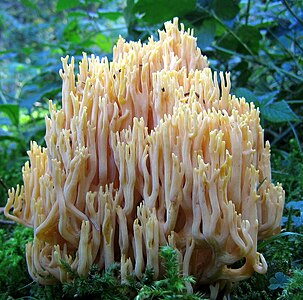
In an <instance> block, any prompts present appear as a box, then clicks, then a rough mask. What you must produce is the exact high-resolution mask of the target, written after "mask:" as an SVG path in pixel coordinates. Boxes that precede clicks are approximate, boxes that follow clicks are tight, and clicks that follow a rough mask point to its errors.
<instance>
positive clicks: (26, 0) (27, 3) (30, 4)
mask: <svg viewBox="0 0 303 300" xmlns="http://www.w3.org/2000/svg"><path fill="white" fill-rule="evenodd" d="M21 3H22V4H23V5H24V6H27V7H28V8H31V9H37V5H36V4H35V3H33V1H30V0H21Z"/></svg>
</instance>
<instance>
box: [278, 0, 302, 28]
mask: <svg viewBox="0 0 303 300" xmlns="http://www.w3.org/2000/svg"><path fill="white" fill-rule="evenodd" d="M282 1H283V3H284V5H285V6H286V8H287V9H288V11H289V12H290V13H291V14H292V15H293V16H294V17H295V19H296V20H297V21H298V22H299V23H300V24H301V25H302V26H303V20H302V19H301V18H300V17H298V16H297V15H296V14H295V12H294V11H293V10H292V9H291V7H290V5H289V3H288V2H287V1H286V0H282Z"/></svg>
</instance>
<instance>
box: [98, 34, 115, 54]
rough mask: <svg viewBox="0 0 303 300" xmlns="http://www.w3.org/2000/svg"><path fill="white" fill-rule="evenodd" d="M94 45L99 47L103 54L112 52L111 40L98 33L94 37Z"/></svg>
mask: <svg viewBox="0 0 303 300" xmlns="http://www.w3.org/2000/svg"><path fill="white" fill-rule="evenodd" d="M94 41H95V44H97V45H98V46H99V48H100V49H101V50H102V51H104V52H105V53H110V52H111V51H112V46H113V43H112V41H111V39H110V38H109V37H107V36H105V35H104V34H102V33H98V34H97V35H96V36H95V37H94Z"/></svg>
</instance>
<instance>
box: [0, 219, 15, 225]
mask: <svg viewBox="0 0 303 300" xmlns="http://www.w3.org/2000/svg"><path fill="white" fill-rule="evenodd" d="M0 224H1V225H15V224H16V223H15V222H14V221H6V220H0Z"/></svg>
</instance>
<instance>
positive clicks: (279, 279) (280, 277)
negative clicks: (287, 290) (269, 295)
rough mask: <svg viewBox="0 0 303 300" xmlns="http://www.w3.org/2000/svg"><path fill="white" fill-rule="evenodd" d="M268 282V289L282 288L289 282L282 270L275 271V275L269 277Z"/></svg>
mask: <svg viewBox="0 0 303 300" xmlns="http://www.w3.org/2000/svg"><path fill="white" fill-rule="evenodd" d="M269 282H270V283H271V284H270V285H269V287H268V288H269V289H270V290H276V289H283V288H284V287H285V286H286V285H287V283H288V282H289V277H288V276H286V275H285V274H284V273H282V272H277V273H276V274H275V277H271V278H270V279H269Z"/></svg>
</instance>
